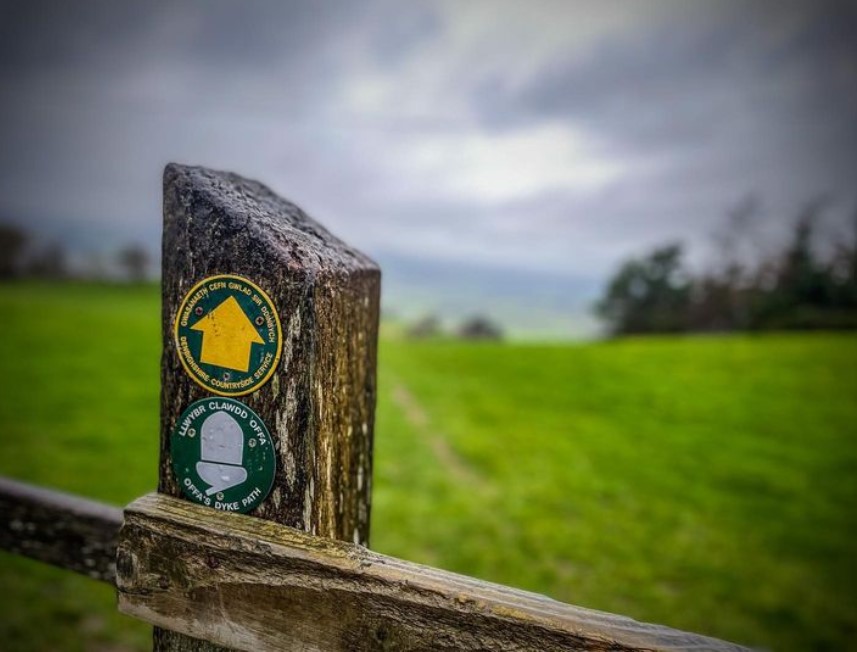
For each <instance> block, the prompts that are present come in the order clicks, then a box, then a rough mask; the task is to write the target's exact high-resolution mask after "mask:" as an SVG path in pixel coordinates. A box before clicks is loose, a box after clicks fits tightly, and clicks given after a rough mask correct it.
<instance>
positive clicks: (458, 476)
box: [393, 381, 485, 488]
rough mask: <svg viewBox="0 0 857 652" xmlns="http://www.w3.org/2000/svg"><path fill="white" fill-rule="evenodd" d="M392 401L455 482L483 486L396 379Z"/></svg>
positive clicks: (423, 409)
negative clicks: (422, 437)
mask: <svg viewBox="0 0 857 652" xmlns="http://www.w3.org/2000/svg"><path fill="white" fill-rule="evenodd" d="M393 401H394V402H395V404H396V406H397V407H398V408H399V409H400V410H401V411H402V413H403V414H404V415H405V419H406V420H407V422H408V423H409V424H410V425H411V426H413V427H414V429H415V430H417V432H418V433H419V434H420V435H422V436H424V437H425V440H426V441H427V442H428V444H429V446H430V447H431V451H432V453H434V456H435V457H436V458H437V461H438V462H439V463H440V465H441V466H442V467H443V468H445V469H447V470H448V471H449V473H450V475H451V476H452V477H453V478H454V479H455V480H456V481H457V482H459V483H461V484H466V485H468V486H470V487H482V488H484V485H485V481H484V479H483V478H482V477H481V476H480V475H479V474H478V473H476V471H474V470H473V469H472V468H471V467H470V466H469V465H468V464H467V462H466V461H464V459H462V457H461V456H460V455H459V454H458V453H456V452H455V450H454V449H453V448H452V446H450V444H449V442H448V441H447V439H446V437H444V436H443V434H441V433H438V432H437V431H435V430H433V429H432V427H431V420H430V419H429V415H428V413H427V412H426V410H425V408H423V406H422V405H420V402H419V401H418V400H417V398H416V397H415V396H414V395H413V393H411V391H410V390H409V389H408V388H407V387H406V386H405V385H404V383H402V382H401V381H396V384H395V385H394V387H393Z"/></svg>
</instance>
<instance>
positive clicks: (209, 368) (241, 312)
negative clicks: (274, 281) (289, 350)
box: [175, 274, 283, 396]
mask: <svg viewBox="0 0 857 652" xmlns="http://www.w3.org/2000/svg"><path fill="white" fill-rule="evenodd" d="M175 342H176V347H177V349H178V354H179V360H181V362H182V366H183V367H184V368H185V371H187V373H188V374H189V375H190V377H191V378H193V380H194V381H195V382H196V383H197V384H198V385H201V386H202V387H204V388H205V389H207V390H209V391H211V392H213V393H215V394H220V395H221V396H242V395H244V394H249V393H250V392H253V391H255V390H257V389H259V387H261V386H262V385H264V384H265V383H266V382H267V381H268V379H269V378H270V377H271V375H272V374H273V373H274V370H275V369H276V367H277V363H278V362H279V360H280V353H281V351H282V349H283V333H282V329H281V327H280V318H279V316H278V315H277V309H276V308H275V307H274V303H273V301H271V298H270V297H269V296H268V295H267V294H265V292H264V291H263V290H262V289H261V288H260V287H259V286H257V285H256V284H255V283H253V282H251V281H249V280H247V279H246V278H242V277H241V276H235V275H232V274H221V275H218V276H209V277H208V278H206V279H203V280H202V281H200V282H199V283H197V284H196V285H194V286H193V287H192V288H191V289H190V291H189V292H188V293H187V294H186V295H185V298H184V300H183V301H182V304H181V306H180V307H179V310H178V313H177V314H176V323H175Z"/></svg>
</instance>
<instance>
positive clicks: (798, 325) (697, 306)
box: [596, 198, 857, 335]
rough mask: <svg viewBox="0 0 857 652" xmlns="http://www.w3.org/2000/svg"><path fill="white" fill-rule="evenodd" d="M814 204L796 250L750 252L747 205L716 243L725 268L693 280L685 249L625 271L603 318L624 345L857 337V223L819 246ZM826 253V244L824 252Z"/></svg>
mask: <svg viewBox="0 0 857 652" xmlns="http://www.w3.org/2000/svg"><path fill="white" fill-rule="evenodd" d="M826 208H827V202H826V201H825V200H816V201H813V202H811V203H809V204H807V206H806V207H805V208H804V209H803V210H802V211H801V213H800V214H799V216H798V218H797V219H796V220H795V222H794V225H793V227H792V229H791V233H790V236H789V238H788V240H787V242H786V243H785V244H784V246H782V247H781V248H780V249H778V250H773V251H769V252H766V253H763V252H761V251H759V250H758V248H755V251H754V252H753V253H752V254H750V255H748V253H747V252H748V250H750V251H752V250H753V249H754V248H753V247H752V246H750V245H751V244H752V243H751V240H752V238H751V231H752V229H751V225H752V222H753V218H754V216H755V215H756V214H757V213H758V211H759V206H758V202H757V201H756V200H755V199H753V198H748V199H747V200H745V201H744V202H742V203H741V204H740V205H739V206H738V207H736V209H735V210H733V211H732V212H731V213H730V215H729V217H728V220H727V223H726V226H725V227H724V229H723V230H722V231H721V232H719V233H717V234H715V244H716V249H717V253H718V256H717V258H718V261H717V263H715V264H714V265H713V266H712V267H711V268H710V269H708V270H705V271H702V272H696V273H695V272H693V271H691V269H690V268H689V266H688V265H687V263H686V261H685V252H684V248H683V246H682V245H681V244H680V243H670V244H665V245H663V246H660V247H657V248H655V249H654V250H653V251H651V252H650V253H649V254H648V255H645V256H643V257H641V258H635V259H631V260H628V261H626V262H625V263H624V264H623V265H622V266H621V267H620V268H619V270H618V272H617V273H616V274H615V276H613V278H612V279H611V280H610V281H609V283H608V285H607V288H606V290H605V293H604V296H603V298H602V299H601V300H600V301H599V302H598V303H597V304H596V312H597V313H598V315H600V316H601V317H602V318H603V319H604V320H605V321H606V322H607V324H608V327H609V328H610V330H611V332H612V333H613V334H615V335H625V334H640V333H677V332H705V331H757V330H791V329H804V330H810V329H843V330H844V329H855V328H857V214H855V216H854V220H853V225H852V227H853V233H851V234H850V236H848V237H845V238H840V239H839V240H838V241H834V242H828V243H827V245H828V246H827V247H826V248H825V247H821V246H819V244H820V243H819V242H818V235H819V234H818V233H817V231H818V228H817V224H818V218H819V217H820V216H821V214H822V213H823V211H824V210H825V209H826ZM822 244H823V243H822Z"/></svg>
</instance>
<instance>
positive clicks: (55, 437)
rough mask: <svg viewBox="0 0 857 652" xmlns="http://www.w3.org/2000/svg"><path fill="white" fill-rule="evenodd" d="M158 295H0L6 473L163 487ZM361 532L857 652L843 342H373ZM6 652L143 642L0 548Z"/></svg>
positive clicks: (70, 482)
mask: <svg viewBox="0 0 857 652" xmlns="http://www.w3.org/2000/svg"><path fill="white" fill-rule="evenodd" d="M158 321H159V305H158V294H157V290H156V289H155V288H153V287H142V288H128V287H94V286H62V287H57V286H37V285H26V286H5V287H0V360H2V374H0V428H2V430H0V432H2V434H0V473H2V474H5V475H8V476H12V477H16V478H21V479H24V480H28V481H32V482H37V483H40V484H44V485H48V486H53V487H58V488H61V489H65V490H69V491H73V492H76V493H81V494H85V495H88V496H92V497H95V498H99V499H102V500H105V501H109V502H112V503H116V504H122V503H125V502H128V501H129V500H131V499H132V498H134V497H135V496H137V495H139V494H142V493H144V492H146V491H150V490H151V489H152V488H153V487H154V486H155V482H156V455H157V394H158V355H159V351H158V347H159V334H158V328H159V325H158ZM380 383H381V396H380V402H379V411H378V429H377V439H376V472H375V482H374V512H373V534H372V547H373V548H375V549H378V550H380V551H382V552H385V553H389V554H394V555H397V556H400V557H405V558H408V559H412V560H415V561H421V562H426V563H430V564H433V565H437V566H442V567H444V568H449V569H452V570H456V571H460V572H465V573H468V574H471V575H477V576H480V577H483V578H487V579H491V580H495V581H499V582H503V583H507V584H512V585H516V586H521V587H524V588H527V589H532V590H536V591H540V592H545V593H548V594H550V595H552V596H554V597H557V598H559V599H561V600H565V601H569V602H573V603H575V604H579V605H583V606H588V607H593V608H598V609H606V610H610V611H616V612H621V613H625V614H627V615H631V616H634V617H637V618H640V619H644V620H651V621H656V622H661V623H664V624H669V625H673V626H676V627H680V628H684V629H692V630H696V631H700V632H702V633H706V634H711V635H714V636H721V637H724V638H730V639H734V640H737V641H739V642H744V643H748V644H752V645H757V646H765V647H770V648H774V649H784V650H789V649H794V650H798V649H819V650H821V649H831V650H833V649H836V650H841V649H849V648H851V649H854V647H855V646H854V644H853V643H852V642H851V641H852V639H853V638H854V637H855V635H857V590H855V585H857V570H856V569H855V565H856V564H857V562H855V559H857V543H855V541H854V538H853V533H854V532H857V527H855V526H857V510H855V507H854V506H855V505H857V442H855V438H857V338H855V337H854V336H840V335H800V336H765V337H757V338H746V337H738V338H711V339H700V338H697V339H676V338H669V339H666V338H665V339H648V340H636V341H633V340H632V341H624V342H617V343H603V344H590V345H580V346H574V345H556V346H535V345H532V346H530V345H478V344H461V343H455V342H437V343H419V344H415V343H410V342H404V341H400V340H395V339H386V340H383V341H382V346H381V368H380ZM0 587H2V594H0V611H2V614H3V615H2V616H0V641H3V644H2V647H3V649H7V650H41V649H68V650H84V649H86V650H125V649H140V650H145V649H149V646H150V642H149V632H148V628H147V627H146V626H144V625H141V624H139V623H134V622H132V621H130V620H128V619H125V618H124V617H121V616H119V615H117V614H115V613H114V600H113V596H112V593H111V591H110V590H109V589H108V588H106V587H101V586H99V585H95V584H94V583H90V582H89V581H87V580H85V579H83V578H78V577H76V576H72V575H70V574H66V573H62V572H60V571H54V570H53V569H50V568H48V567H44V566H41V565H39V564H36V563H34V562H29V561H26V560H19V559H17V558H13V557H10V556H8V555H4V554H0Z"/></svg>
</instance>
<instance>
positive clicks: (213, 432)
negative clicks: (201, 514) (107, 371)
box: [170, 398, 277, 513]
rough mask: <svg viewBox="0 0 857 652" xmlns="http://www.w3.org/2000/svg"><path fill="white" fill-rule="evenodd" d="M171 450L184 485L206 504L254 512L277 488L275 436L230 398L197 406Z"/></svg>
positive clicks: (182, 421)
mask: <svg viewBox="0 0 857 652" xmlns="http://www.w3.org/2000/svg"><path fill="white" fill-rule="evenodd" d="M170 451H171V453H172V458H173V471H175V474H176V479H177V480H178V483H179V486H180V487H181V489H182V491H183V492H184V494H185V495H186V496H187V497H188V498H190V499H191V500H192V501H194V502H197V503H199V504H200V505H205V506H207V507H214V508H215V509H220V510H223V511H226V512H242V513H244V512H249V511H251V510H253V509H254V508H255V507H256V506H257V505H259V503H261V502H262V501H263V500H264V499H265V498H266V497H267V496H268V494H269V493H270V491H271V487H272V486H273V484H274V472H275V470H276V467H277V463H276V458H275V455H274V444H273V442H272V441H271V433H269V432H268V428H267V427H266V426H265V424H264V423H263V422H262V419H261V418H260V417H259V415H258V414H256V413H255V412H253V410H251V409H250V408H248V407H247V406H246V405H244V404H243V403H240V402H239V401H236V400H233V399H230V398H206V399H202V400H200V401H196V402H194V403H191V404H190V406H189V407H188V408H187V409H186V410H185V411H184V413H183V414H182V415H181V417H179V420H178V423H177V424H176V427H175V429H174V430H173V435H172V438H171V441H170Z"/></svg>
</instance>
